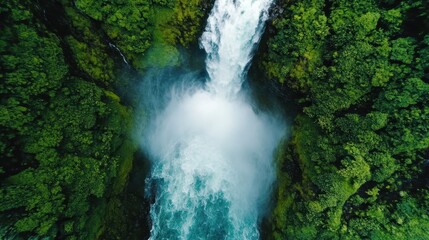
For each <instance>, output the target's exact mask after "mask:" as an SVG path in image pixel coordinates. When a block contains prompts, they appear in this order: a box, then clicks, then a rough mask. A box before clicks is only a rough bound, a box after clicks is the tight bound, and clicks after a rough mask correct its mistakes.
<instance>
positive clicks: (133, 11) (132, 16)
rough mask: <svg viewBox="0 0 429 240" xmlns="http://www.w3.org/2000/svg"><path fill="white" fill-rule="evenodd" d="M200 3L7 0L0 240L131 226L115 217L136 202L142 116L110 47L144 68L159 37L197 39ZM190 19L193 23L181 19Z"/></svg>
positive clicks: (2, 7) (0, 34)
mask: <svg viewBox="0 0 429 240" xmlns="http://www.w3.org/2000/svg"><path fill="white" fill-rule="evenodd" d="M201 4H202V1H191V2H189V1H177V2H176V1H168V2H166V1H154V2H153V3H152V2H151V1H145V0H142V1H110V2H105V1H88V0H78V1H69V0H61V1H50V0H39V1H36V2H33V1H28V0H22V1H18V0H10V1H3V2H1V3H0V16H1V18H2V21H1V23H0V79H1V81H0V96H1V98H0V129H1V131H0V154H1V156H2V157H1V160H0V239H9V238H13V239H30V238H32V239H54V238H58V239H97V238H100V237H101V236H103V237H102V238H103V239H125V238H127V237H126V236H127V235H126V234H128V233H127V232H124V231H125V230H126V229H128V228H127V227H124V226H133V223H130V222H127V221H129V219H126V218H124V217H123V216H120V217H118V216H116V214H118V213H123V212H130V210H127V208H130V209H133V208H135V207H134V206H127V205H126V203H127V202H123V201H125V199H126V197H124V196H125V195H124V194H125V193H124V189H125V188H126V186H127V184H128V176H129V174H130V171H131V169H132V167H133V159H134V154H135V152H136V149H137V146H136V142H135V141H134V139H132V138H131V137H130V135H131V134H130V132H131V127H132V124H133V121H134V118H135V116H137V115H141V113H139V112H135V111H134V108H133V106H129V105H126V104H125V103H126V102H133V101H129V100H126V99H125V101H124V98H125V96H120V95H119V94H118V93H119V92H121V91H120V90H121V89H118V86H122V85H126V84H124V83H123V81H129V80H127V79H122V78H120V76H121V72H120V70H121V67H122V66H123V59H122V56H120V55H119V53H118V50H117V49H116V48H114V47H113V46H112V45H114V46H117V47H118V49H120V51H121V52H122V53H123V55H124V57H125V58H126V60H127V62H130V63H131V64H132V66H131V67H134V68H136V69H140V70H144V69H142V66H143V64H142V62H143V60H142V59H144V57H145V53H146V52H147V50H148V49H149V47H150V46H151V45H152V44H157V43H158V42H160V41H161V40H162V41H163V44H164V45H166V46H167V47H168V48H172V49H175V48H176V45H177V44H182V45H183V46H187V45H188V44H189V43H190V42H191V41H193V40H194V39H196V37H195V35H196V33H197V31H199V30H200V23H201V21H202V17H203V14H204V12H203V11H202V10H200V9H202V8H201ZM160 8H165V9H169V10H168V11H170V12H171V13H174V14H170V13H169V14H170V15H171V16H172V17H171V18H170V20H169V21H168V24H169V25H170V28H171V29H172V31H173V30H174V37H173V38H172V39H174V40H173V41H166V40H165V39H170V37H169V36H167V35H166V34H165V33H164V32H160V33H158V32H156V28H157V27H156V26H159V25H160V24H164V23H160V22H158V21H160V20H159V19H157V18H155V17H154V14H155V13H156V11H157V9H160ZM176 20H177V21H178V22H175V21H176ZM187 20H192V21H193V22H194V23H195V24H191V25H188V26H186V27H183V26H178V25H177V24H181V23H183V21H187ZM158 29H160V27H158ZM159 39H161V40H159ZM164 40H165V41H164ZM163 54H165V53H164V52H163ZM140 73H141V72H140ZM127 201H128V202H130V204H135V202H136V201H137V200H130V199H127Z"/></svg>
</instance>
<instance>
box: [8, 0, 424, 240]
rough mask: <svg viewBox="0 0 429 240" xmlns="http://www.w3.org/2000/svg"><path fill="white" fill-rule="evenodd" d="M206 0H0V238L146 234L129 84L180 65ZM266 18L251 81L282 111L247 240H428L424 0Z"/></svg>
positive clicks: (315, 5) (285, 8)
mask: <svg viewBox="0 0 429 240" xmlns="http://www.w3.org/2000/svg"><path fill="white" fill-rule="evenodd" d="M213 2H214V1H213V0H133V1H126V0H112V1H104V0H102V1H96V0H75V1H72V0H36V1H30V0H5V1H1V2H0V19H2V20H1V21H0V155H1V157H0V239H70V240H72V239H144V238H147V234H148V233H147V232H148V231H149V229H147V228H148V226H142V225H144V224H145V223H142V222H145V221H146V220H145V219H141V216H140V215H142V214H143V215H144V214H145V213H139V211H142V210H141V209H145V208H147V206H146V205H147V204H148V202H147V201H146V200H144V199H142V198H141V196H139V194H137V193H135V192H133V191H130V177H131V175H132V172H133V171H134V170H135V169H137V168H140V169H143V171H144V169H145V168H147V166H145V165H144V164H143V165H142V164H141V163H140V164H137V163H136V159H137V158H141V156H140V155H141V153H140V151H139V146H138V142H137V140H136V139H135V132H139V131H141V130H142V129H136V127H135V122H136V121H141V122H144V119H145V111H144V109H141V106H140V105H139V93H138V92H137V90H135V86H136V85H137V84H138V82H139V79H140V78H141V77H142V76H144V74H145V73H146V72H147V71H148V70H149V69H151V68H165V67H179V66H181V65H183V62H184V60H183V56H182V54H181V52H182V51H183V49H185V50H186V49H190V48H194V47H195V46H197V45H198V39H199V37H200V35H201V33H202V32H203V30H204V26H205V23H206V22H205V21H206V18H207V15H208V14H209V12H210V10H211V7H212V6H213ZM270 14H271V17H270V19H269V20H268V22H267V26H266V29H265V33H264V36H263V39H262V42H261V43H260V47H259V48H258V52H257V58H256V59H255V62H254V64H253V65H252V69H256V71H258V72H261V73H262V74H263V75H264V76H265V77H264V79H263V80H252V81H261V82H259V83H258V84H266V85H274V86H276V87H277V88H278V89H281V91H284V92H285V94H289V95H291V96H293V97H292V98H293V101H289V100H288V101H283V102H282V104H283V105H282V107H284V108H285V109H286V108H290V106H287V104H292V103H291V102H293V104H294V105H295V106H296V107H295V108H296V109H297V113H296V115H295V116H294V117H293V121H292V126H291V136H290V137H289V138H286V139H284V140H283V141H282V143H281V145H280V146H279V147H278V152H277V157H276V159H275V161H276V168H277V184H276V189H275V190H274V193H273V195H274V196H273V198H274V202H275V203H274V205H275V206H273V211H272V213H271V214H269V216H267V220H266V222H267V223H264V228H266V229H264V230H263V232H264V234H263V235H264V236H263V239H404V240H405V239H407V240H408V239H412V240H414V239H415V240H420V239H421V240H423V239H429V2H428V1H425V0H404V1H398V0H380V1H375V0H360V1H358V0H277V1H276V2H275V3H274V5H273V6H272V9H271V11H270ZM139 214H140V215H139ZM136 222H137V223H139V224H140V225H139V227H136Z"/></svg>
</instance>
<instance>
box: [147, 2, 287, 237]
mask: <svg viewBox="0 0 429 240" xmlns="http://www.w3.org/2000/svg"><path fill="white" fill-rule="evenodd" d="M270 4H271V1H270V0H217V2H216V3H215V5H214V7H213V9H212V12H211V14H210V16H209V18H208V20H207V26H206V29H205V32H204V33H203V35H202V37H201V39H200V46H201V47H202V48H203V49H204V50H205V51H206V53H207V57H206V69H207V73H208V79H207V81H206V82H205V83H204V84H195V82H194V81H186V80H184V81H181V84H180V87H173V88H171V89H169V90H168V91H166V92H167V93H168V95H169V96H168V99H169V100H168V102H167V103H166V104H165V106H164V107H163V109H162V110H161V111H159V112H157V114H154V116H153V117H152V120H151V121H150V123H149V126H148V127H147V129H148V131H147V133H146V134H145V138H144V141H143V142H144V148H145V150H146V151H147V152H148V155H149V157H150V158H151V159H152V161H153V166H152V170H151V174H150V176H149V178H148V179H147V180H146V181H147V182H146V186H147V191H148V192H150V194H152V196H153V198H154V202H153V204H152V205H151V208H150V215H151V221H152V229H151V237H150V239H258V238H259V237H260V234H259V230H258V225H259V222H260V220H261V216H262V215H263V214H264V213H265V209H266V205H267V198H268V197H269V196H270V191H271V188H272V184H273V182H274V180H275V168H274V164H273V154H274V151H275V148H276V146H277V144H278V142H279V140H280V139H281V137H282V136H283V135H284V133H285V127H284V125H283V124H282V121H281V120H280V118H279V117H278V116H277V115H276V114H273V113H266V112H263V111H260V110H257V109H255V107H254V104H252V102H251V100H250V99H249V97H248V94H247V93H246V91H244V90H243V89H242V87H241V86H242V83H243V81H245V80H246V74H247V69H248V68H249V64H250V61H251V59H252V56H253V52H254V49H255V48H256V47H257V44H258V42H259V40H260V37H261V34H262V31H263V29H264V22H265V20H266V19H267V15H268V9H269V7H270ZM188 78H189V76H188Z"/></svg>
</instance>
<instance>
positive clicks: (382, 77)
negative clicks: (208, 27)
mask: <svg viewBox="0 0 429 240" xmlns="http://www.w3.org/2000/svg"><path fill="white" fill-rule="evenodd" d="M282 7H283V8H284V12H283V14H282V15H280V16H278V17H277V18H276V19H274V20H273V23H272V28H273V29H274V30H275V34H274V35H273V36H272V37H271V38H270V40H269V42H268V53H267V54H266V55H265V58H264V59H265V60H264V61H263V63H262V64H263V66H264V68H265V69H266V72H267V74H268V76H269V77H271V78H273V79H276V80H278V81H279V82H281V83H282V84H287V85H288V86H289V87H290V88H291V90H293V91H296V92H298V93H300V94H301V96H302V97H300V99H299V104H300V106H302V107H303V111H302V112H301V113H300V114H298V116H297V118H296V119H295V123H294V128H293V136H292V140H291V141H290V142H287V143H285V144H284V148H283V149H282V151H281V154H279V163H278V164H279V172H278V175H279V179H280V180H281V181H280V182H279V190H278V194H277V206H276V209H275V211H274V215H273V219H272V222H273V229H272V230H273V237H274V238H275V239H428V238H429V232H428V231H427V229H429V215H428V210H427V209H429V189H428V185H427V184H428V183H427V176H426V175H425V174H427V172H426V173H425V172H424V168H427V160H426V159H428V158H429V155H428V148H429V128H428V126H429V115H428V113H429V107H428V106H429V79H428V70H429V55H428V51H429V28H428V26H429V25H428V22H429V18H428V16H429V15H428V9H429V8H428V6H427V3H426V1H417V0H416V1H411V0H410V1H346V0H340V1H321V0H298V1H291V2H290V3H285V4H284V5H283V6H282ZM416 25H419V27H415V26H416Z"/></svg>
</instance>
